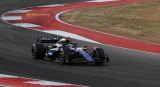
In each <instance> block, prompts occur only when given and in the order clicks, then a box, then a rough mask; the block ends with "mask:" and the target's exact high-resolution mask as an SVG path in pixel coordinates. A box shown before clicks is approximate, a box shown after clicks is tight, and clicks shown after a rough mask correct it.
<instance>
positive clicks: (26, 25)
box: [13, 23, 41, 28]
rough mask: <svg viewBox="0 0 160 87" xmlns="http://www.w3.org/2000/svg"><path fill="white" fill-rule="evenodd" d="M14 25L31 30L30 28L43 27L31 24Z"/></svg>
mask: <svg viewBox="0 0 160 87" xmlns="http://www.w3.org/2000/svg"><path fill="white" fill-rule="evenodd" d="M13 25H15V26H20V27H25V28H29V27H41V26H40V25H36V24H31V23H14V24H13Z"/></svg>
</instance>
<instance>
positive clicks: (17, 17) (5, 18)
mask: <svg viewBox="0 0 160 87" xmlns="http://www.w3.org/2000/svg"><path fill="white" fill-rule="evenodd" d="M2 18H3V20H6V21H9V20H22V17H21V16H4V17H2Z"/></svg>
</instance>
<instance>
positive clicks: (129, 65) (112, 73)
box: [0, 0, 160, 87]
mask: <svg viewBox="0 0 160 87" xmlns="http://www.w3.org/2000/svg"><path fill="white" fill-rule="evenodd" d="M73 1H75V0H56V1H55V0H36V1H35V0H29V1H28V0H12V1H11V0H1V3H0V7H1V8H2V9H1V10H0V14H2V13H5V12H7V11H10V10H14V9H19V8H25V7H32V6H39V5H47V4H59V3H70V2H73ZM76 1H77V2H78V0H76ZM79 1H82V0H79ZM0 35H1V37H0V49H1V50H0V74H9V75H16V76H22V77H28V78H36V79H45V80H49V81H59V82H65V83H73V84H81V85H88V86H92V87H128V86H131V87H135V86H136V87H138V86H139V87H142V86H145V87H153V86H154V87H159V86H160V83H159V81H160V78H159V76H160V68H159V67H160V55H154V54H148V53H143V52H136V51H130V50H125V49H121V48H114V47H110V46H104V45H98V44H94V43H89V42H83V41H78V40H74V41H75V42H79V44H80V45H83V44H89V48H92V47H95V46H97V47H102V48H104V49H105V52H106V53H108V54H109V56H110V58H111V62H110V63H109V64H104V65H103V66H94V65H76V66H72V65H71V66H64V65H60V64H57V63H53V62H48V61H43V60H34V59H32V57H31V54H30V49H31V45H32V43H34V42H35V40H36V38H37V37H41V36H53V35H49V34H46V33H42V32H38V31H34V30H27V29H24V28H21V27H16V26H11V25H9V24H6V23H4V22H2V21H0Z"/></svg>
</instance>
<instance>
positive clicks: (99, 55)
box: [92, 48, 105, 65]
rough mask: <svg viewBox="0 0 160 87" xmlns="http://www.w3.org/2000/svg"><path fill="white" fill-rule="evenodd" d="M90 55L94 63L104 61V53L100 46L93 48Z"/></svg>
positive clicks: (99, 63)
mask: <svg viewBox="0 0 160 87" xmlns="http://www.w3.org/2000/svg"><path fill="white" fill-rule="evenodd" d="M92 57H93V58H95V64H98V65H101V64H103V63H104V62H105V53H104V50H103V49H102V48H94V50H93V53H92Z"/></svg>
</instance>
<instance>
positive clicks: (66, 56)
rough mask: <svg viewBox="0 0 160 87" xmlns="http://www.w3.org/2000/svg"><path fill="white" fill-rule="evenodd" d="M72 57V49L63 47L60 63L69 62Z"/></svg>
mask: <svg viewBox="0 0 160 87" xmlns="http://www.w3.org/2000/svg"><path fill="white" fill-rule="evenodd" d="M70 59H71V51H70V50H69V49H62V50H61V53H60V63H61V64H62V65H65V64H69V63H70Z"/></svg>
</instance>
